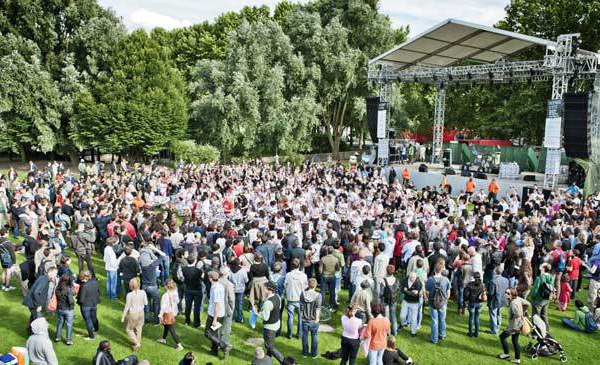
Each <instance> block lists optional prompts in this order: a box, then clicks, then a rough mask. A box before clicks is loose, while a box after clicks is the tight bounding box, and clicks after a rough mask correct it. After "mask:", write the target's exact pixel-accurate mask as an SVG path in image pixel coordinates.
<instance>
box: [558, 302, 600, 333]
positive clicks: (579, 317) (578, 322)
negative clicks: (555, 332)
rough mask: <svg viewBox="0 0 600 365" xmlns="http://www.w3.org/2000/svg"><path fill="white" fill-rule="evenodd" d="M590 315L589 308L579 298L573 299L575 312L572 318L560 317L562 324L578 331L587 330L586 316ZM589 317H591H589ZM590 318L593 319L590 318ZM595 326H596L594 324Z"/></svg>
mask: <svg viewBox="0 0 600 365" xmlns="http://www.w3.org/2000/svg"><path fill="white" fill-rule="evenodd" d="M588 317H590V310H589V309H588V307H586V306H585V305H584V304H583V302H582V301H581V300H579V299H577V300H575V313H574V315H573V319H569V318H566V317H563V318H562V324H563V326H565V327H567V328H570V329H572V330H575V331H578V332H587V331H588V323H587V318H588ZM590 318H591V317H590ZM590 320H593V318H591V319H590ZM596 328H597V326H596Z"/></svg>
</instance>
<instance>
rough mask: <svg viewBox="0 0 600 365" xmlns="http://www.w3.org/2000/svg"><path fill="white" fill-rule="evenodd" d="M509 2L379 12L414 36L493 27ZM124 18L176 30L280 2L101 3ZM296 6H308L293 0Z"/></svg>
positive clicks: (437, 1) (448, 0) (447, 0)
mask: <svg viewBox="0 0 600 365" xmlns="http://www.w3.org/2000/svg"><path fill="white" fill-rule="evenodd" d="M509 1H510V0H381V1H380V11H381V12H382V13H384V14H387V15H389V17H390V18H391V20H392V24H393V25H394V26H395V27H397V26H400V25H406V24H409V25H410V28H411V34H410V35H411V36H415V35H417V34H419V33H421V32H422V31H424V30H426V29H428V28H429V27H431V26H433V25H435V24H437V23H439V22H441V21H442V20H444V19H447V18H456V19H461V20H466V21H470V22H473V23H478V24H483V25H493V24H494V23H496V22H497V21H498V20H500V19H502V18H503V17H504V7H505V6H506V5H507V4H508V3H509ZM99 2H100V4H101V5H103V6H106V7H110V8H113V9H114V10H115V11H116V13H117V15H118V16H120V17H122V18H123V21H124V22H125V24H126V26H127V29H129V30H132V29H137V28H145V29H148V30H150V29H152V28H154V27H163V28H166V29H173V28H178V27H184V26H188V25H191V24H194V23H200V22H203V21H205V20H213V19H214V18H215V17H217V16H218V15H219V14H221V13H224V12H227V11H237V10H240V9H241V8H243V7H244V6H246V5H263V4H266V5H269V6H270V7H271V9H273V7H274V6H275V4H277V3H278V2H279V0H99ZM293 2H307V1H305V0H300V1H298V0H293Z"/></svg>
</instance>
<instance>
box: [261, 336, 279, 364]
mask: <svg viewBox="0 0 600 365" xmlns="http://www.w3.org/2000/svg"><path fill="white" fill-rule="evenodd" d="M276 333H277V331H272V330H268V329H266V328H263V339H264V340H265V348H266V349H267V356H273V357H274V358H276V359H277V361H279V363H283V354H282V353H281V352H279V350H277V348H276V347H275V337H276V336H275V335H276Z"/></svg>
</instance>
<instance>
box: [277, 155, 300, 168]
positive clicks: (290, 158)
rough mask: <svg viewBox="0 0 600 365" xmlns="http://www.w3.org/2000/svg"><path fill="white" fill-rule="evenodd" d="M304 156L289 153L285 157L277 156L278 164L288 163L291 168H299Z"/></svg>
mask: <svg viewBox="0 0 600 365" xmlns="http://www.w3.org/2000/svg"><path fill="white" fill-rule="evenodd" d="M304 160H306V159H305V158H304V155H301V154H299V153H293V152H290V153H288V154H287V155H284V156H279V163H280V164H282V165H285V164H287V163H289V164H290V165H292V166H301V165H302V164H303V163H304Z"/></svg>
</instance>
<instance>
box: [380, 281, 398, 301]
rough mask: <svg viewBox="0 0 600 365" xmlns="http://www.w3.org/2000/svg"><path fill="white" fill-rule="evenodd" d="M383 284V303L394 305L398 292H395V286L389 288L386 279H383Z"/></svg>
mask: <svg viewBox="0 0 600 365" xmlns="http://www.w3.org/2000/svg"><path fill="white" fill-rule="evenodd" d="M383 282H384V283H385V287H384V288H383V299H384V301H385V303H386V304H393V303H396V301H397V299H398V290H397V286H396V285H394V286H390V284H388V281H387V279H383Z"/></svg>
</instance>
